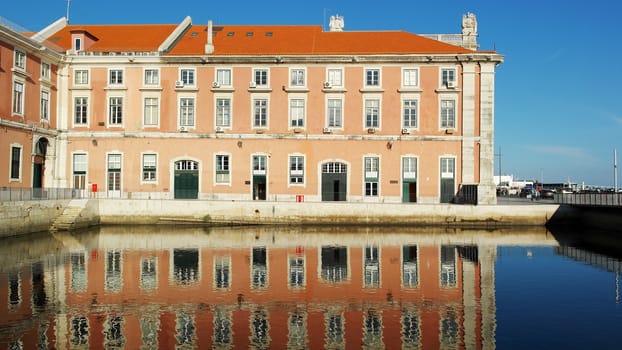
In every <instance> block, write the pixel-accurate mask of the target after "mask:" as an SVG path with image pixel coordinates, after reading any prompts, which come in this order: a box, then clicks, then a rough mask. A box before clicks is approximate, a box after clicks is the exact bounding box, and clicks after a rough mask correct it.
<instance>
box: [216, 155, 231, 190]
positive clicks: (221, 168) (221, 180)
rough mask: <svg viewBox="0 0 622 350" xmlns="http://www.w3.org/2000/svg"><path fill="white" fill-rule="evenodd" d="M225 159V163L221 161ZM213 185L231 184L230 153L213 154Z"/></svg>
mask: <svg viewBox="0 0 622 350" xmlns="http://www.w3.org/2000/svg"><path fill="white" fill-rule="evenodd" d="M225 159H226V161H227V162H226V164H225V163H224V162H223V161H224V160H225ZM225 165H226V166H225ZM225 168H226V169H225ZM219 175H223V176H219ZM214 185H231V154H230V153H216V154H215V155H214Z"/></svg>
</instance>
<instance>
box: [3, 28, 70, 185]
mask: <svg viewBox="0 0 622 350" xmlns="http://www.w3.org/2000/svg"><path fill="white" fill-rule="evenodd" d="M61 61H62V55H61V54H60V53H58V52H57V51H55V50H53V49H50V48H49V47H47V46H44V45H42V44H41V42H39V41H37V40H35V39H32V38H29V37H27V36H25V35H24V34H23V33H20V32H18V31H15V30H13V29H10V28H8V27H6V26H2V25H0V134H1V136H0V169H1V170H0V188H32V189H35V192H36V191H37V190H38V191H39V192H40V189H41V188H42V187H43V186H44V185H45V186H50V183H51V180H50V179H51V178H52V177H53V164H52V161H51V159H53V157H51V156H50V153H49V150H50V149H53V148H54V143H53V141H54V140H55V139H56V137H57V135H58V131H57V126H56V125H57V113H56V111H57V101H58V86H57V79H58V74H57V72H58V67H59V64H61ZM52 153H53V152H52Z"/></svg>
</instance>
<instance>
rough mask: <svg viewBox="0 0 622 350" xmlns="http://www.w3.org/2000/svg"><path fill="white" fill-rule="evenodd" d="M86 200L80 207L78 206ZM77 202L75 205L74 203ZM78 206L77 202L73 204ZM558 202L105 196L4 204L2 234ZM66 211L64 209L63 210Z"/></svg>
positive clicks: (338, 219)
mask: <svg viewBox="0 0 622 350" xmlns="http://www.w3.org/2000/svg"><path fill="white" fill-rule="evenodd" d="M75 202H80V203H78V204H79V205H82V206H83V208H82V210H79V211H77V212H76V210H75V206H76V205H78V204H76V203H75ZM70 203H74V204H70ZM72 205H73V207H72ZM558 209H559V206H558V205H554V204H544V205H529V204H525V205H520V204H519V205H477V206H472V205H455V204H386V203H382V204H381V203H350V202H328V203H327V202H320V203H314V202H302V203H296V202H264V201H231V202H225V201H199V200H128V199H118V200H115V199H100V200H86V201H85V200H81V201H75V200H74V201H73V202H70V201H69V200H64V201H31V202H9V203H0V214H1V215H0V237H5V236H14V235H20V234H25V233H32V232H39V231H47V230H50V229H54V224H55V222H58V221H59V220H60V219H66V218H63V215H64V216H67V213H68V212H72V213H74V214H72V215H75V225H74V226H73V227H72V229H75V228H81V227H86V226H91V225H136V224H140V225H145V224H146V225H153V224H169V225H181V224H196V225H368V226H378V225H411V226H412V225H419V226H444V227H482V228H497V227H508V226H544V225H546V223H547V221H548V220H549V219H550V218H551V217H552V216H553V215H555V216H556V217H557V218H558V219H561V218H563V216H564V214H563V213H560V212H559V210H558ZM63 213H64V214H63Z"/></svg>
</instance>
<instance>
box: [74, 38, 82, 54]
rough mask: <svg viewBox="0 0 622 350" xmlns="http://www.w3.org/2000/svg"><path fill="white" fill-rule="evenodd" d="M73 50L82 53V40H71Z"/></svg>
mask: <svg viewBox="0 0 622 350" xmlns="http://www.w3.org/2000/svg"><path fill="white" fill-rule="evenodd" d="M73 50H74V51H76V52H77V51H82V38H73Z"/></svg>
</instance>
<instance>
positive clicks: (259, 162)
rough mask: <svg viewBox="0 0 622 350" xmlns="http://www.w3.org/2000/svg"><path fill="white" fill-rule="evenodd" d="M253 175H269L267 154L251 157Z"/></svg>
mask: <svg viewBox="0 0 622 350" xmlns="http://www.w3.org/2000/svg"><path fill="white" fill-rule="evenodd" d="M251 165H252V169H251V170H252V175H265V176H267V175H268V156H267V155H265V154H253V155H251Z"/></svg>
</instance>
